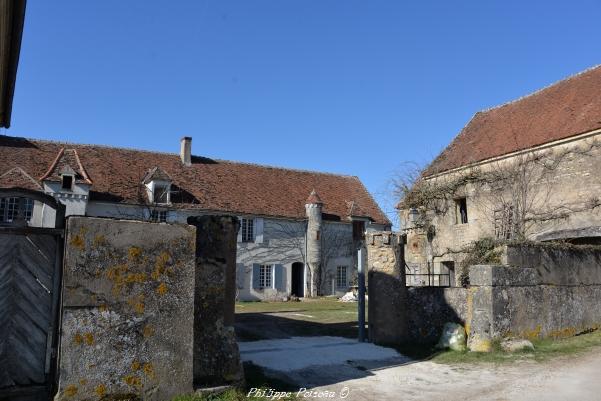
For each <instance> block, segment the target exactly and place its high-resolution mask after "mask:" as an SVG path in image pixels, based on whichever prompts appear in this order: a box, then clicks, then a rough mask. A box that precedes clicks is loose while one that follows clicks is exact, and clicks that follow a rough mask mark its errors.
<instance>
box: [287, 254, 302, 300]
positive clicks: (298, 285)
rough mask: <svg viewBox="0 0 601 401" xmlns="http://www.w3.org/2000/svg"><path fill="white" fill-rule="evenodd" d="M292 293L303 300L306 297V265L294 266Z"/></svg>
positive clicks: (298, 263) (297, 263)
mask: <svg viewBox="0 0 601 401" xmlns="http://www.w3.org/2000/svg"><path fill="white" fill-rule="evenodd" d="M291 284H292V285H291V288H290V293H291V295H293V296H296V297H299V298H302V297H304V296H305V265H304V264H302V263H301V262H295V263H293V264H292V283H291Z"/></svg>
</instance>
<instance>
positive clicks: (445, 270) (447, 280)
mask: <svg viewBox="0 0 601 401" xmlns="http://www.w3.org/2000/svg"><path fill="white" fill-rule="evenodd" d="M441 268H442V269H441V270H442V271H441V274H442V275H441V276H440V278H439V279H438V281H439V283H438V284H439V285H440V286H441V287H445V286H449V287H455V262H453V261H446V262H442V263H441ZM447 274H448V276H447Z"/></svg>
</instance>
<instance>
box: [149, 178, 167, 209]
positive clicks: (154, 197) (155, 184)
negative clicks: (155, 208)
mask: <svg viewBox="0 0 601 401" xmlns="http://www.w3.org/2000/svg"><path fill="white" fill-rule="evenodd" d="M159 188H165V197H166V199H165V202H159V200H158V198H159V196H160V195H161V194H158V193H157V191H158V189H159ZM152 202H153V203H156V204H157V205H169V204H171V183H170V182H164V181H153V182H152Z"/></svg>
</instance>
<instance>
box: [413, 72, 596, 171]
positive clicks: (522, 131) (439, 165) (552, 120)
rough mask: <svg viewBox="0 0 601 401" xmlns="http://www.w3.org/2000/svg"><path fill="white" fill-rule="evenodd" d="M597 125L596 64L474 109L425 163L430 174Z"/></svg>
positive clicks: (576, 132) (538, 143) (529, 146)
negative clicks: (518, 95)
mask: <svg viewBox="0 0 601 401" xmlns="http://www.w3.org/2000/svg"><path fill="white" fill-rule="evenodd" d="M599 128H601V66H597V67H594V68H591V69H588V70H586V71H583V72H581V73H579V74H576V75H573V76H571V77H569V78H567V79H564V80H562V81H559V82H557V83H555V84H553V85H551V86H548V87H546V88H544V89H542V90H540V91H537V92H535V93H533V94H531V95H528V96H525V97H523V98H521V99H518V100H515V101H513V102H510V103H507V104H504V105H501V106H498V107H495V108H492V109H489V110H485V111H481V112H478V113H476V114H475V115H474V117H473V118H472V119H471V121H470V122H469V123H468V124H467V125H466V126H465V127H464V128H463V130H462V131H461V132H460V133H459V135H458V136H457V137H456V138H455V139H454V140H453V141H452V142H451V144H450V145H449V146H448V147H447V148H446V149H445V150H444V151H443V152H442V153H441V154H440V155H439V156H438V157H437V158H436V159H434V161H433V162H432V163H431V164H430V166H428V168H427V169H426V170H425V172H424V176H430V175H434V174H437V173H441V172H444V171H447V170H451V169H454V168H457V167H461V166H465V165H468V164H471V163H475V162H479V161H483V160H486V159H490V158H493V157H497V156H502V155H505V154H508V153H512V152H515V151H519V150H524V149H528V148H531V147H534V146H538V145H543V144H545V143H548V142H553V141H557V140H560V139H565V138H569V137H571V136H575V135H579V134H583V133H586V132H590V131H593V130H596V129H599Z"/></svg>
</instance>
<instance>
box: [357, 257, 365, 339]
mask: <svg viewBox="0 0 601 401" xmlns="http://www.w3.org/2000/svg"><path fill="white" fill-rule="evenodd" d="M357 273H358V276H359V277H358V280H357V281H358V284H359V299H358V301H359V302H357V306H358V308H359V313H358V314H359V342H364V341H365V269H364V267H363V247H360V248H359V251H358V253H357Z"/></svg>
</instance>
